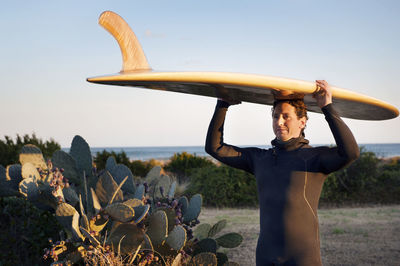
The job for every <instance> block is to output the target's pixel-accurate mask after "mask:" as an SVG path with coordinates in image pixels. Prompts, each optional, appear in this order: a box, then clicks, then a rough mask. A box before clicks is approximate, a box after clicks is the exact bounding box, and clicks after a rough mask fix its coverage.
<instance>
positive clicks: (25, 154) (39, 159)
mask: <svg viewBox="0 0 400 266" xmlns="http://www.w3.org/2000/svg"><path fill="white" fill-rule="evenodd" d="M19 162H20V163H21V165H24V164H26V163H31V164H33V165H34V167H35V168H41V169H43V170H46V169H47V164H46V162H45V161H44V158H43V154H42V151H41V150H40V149H39V148H38V147H36V146H35V145H33V144H26V145H24V146H23V147H22V149H21V152H20V154H19Z"/></svg>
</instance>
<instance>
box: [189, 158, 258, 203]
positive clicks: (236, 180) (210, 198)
mask: <svg viewBox="0 0 400 266" xmlns="http://www.w3.org/2000/svg"><path fill="white" fill-rule="evenodd" d="M190 180H191V182H190V184H189V187H188V190H187V193H188V194H194V193H201V194H202V195H203V200H204V204H205V205H208V206H215V207H240V206H257V204H258V199H257V188H256V179H255V178H254V176H253V175H251V174H249V173H247V172H245V171H242V170H238V169H235V168H232V167H229V166H226V165H222V166H216V165H211V166H207V167H204V168H198V169H195V170H193V172H192V174H191V176H190Z"/></svg>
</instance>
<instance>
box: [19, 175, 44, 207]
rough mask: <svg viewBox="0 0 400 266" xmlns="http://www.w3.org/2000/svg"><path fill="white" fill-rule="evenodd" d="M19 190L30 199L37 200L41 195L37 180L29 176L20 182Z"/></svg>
mask: <svg viewBox="0 0 400 266" xmlns="http://www.w3.org/2000/svg"><path fill="white" fill-rule="evenodd" d="M19 192H20V193H21V194H22V195H24V196H25V197H26V198H27V199H28V200H30V201H36V200H37V199H38V197H39V195H40V191H39V187H38V184H37V183H36V180H35V179H33V178H31V177H29V178H25V179H23V180H22V181H21V182H20V183H19Z"/></svg>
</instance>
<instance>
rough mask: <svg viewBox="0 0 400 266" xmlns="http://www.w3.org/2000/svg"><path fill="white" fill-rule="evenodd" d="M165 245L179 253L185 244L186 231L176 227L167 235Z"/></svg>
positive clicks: (179, 226) (178, 226)
mask: <svg viewBox="0 0 400 266" xmlns="http://www.w3.org/2000/svg"><path fill="white" fill-rule="evenodd" d="M166 243H167V244H168V245H169V246H170V247H171V248H173V249H175V250H176V251H180V250H181V249H182V248H183V247H184V246H185V244H186V230H185V229H184V228H183V227H182V226H181V225H176V226H175V227H174V229H173V230H172V231H171V232H170V233H169V234H168V237H167V240H166Z"/></svg>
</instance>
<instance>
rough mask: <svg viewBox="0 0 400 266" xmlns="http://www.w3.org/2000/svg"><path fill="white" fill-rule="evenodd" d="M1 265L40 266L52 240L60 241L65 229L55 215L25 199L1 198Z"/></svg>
mask: <svg viewBox="0 0 400 266" xmlns="http://www.w3.org/2000/svg"><path fill="white" fill-rule="evenodd" d="M0 212H1V214H2V215H1V216H0V231H1V234H0V247H1V250H2V252H1V253H0V264H3V265H35V264H36V265H37V264H41V263H43V261H42V259H41V256H40V254H43V249H44V248H46V247H48V245H49V241H48V239H49V238H52V239H53V240H57V239H58V237H59V236H58V233H59V231H61V229H62V227H61V226H60V225H59V223H58V222H57V220H56V218H55V217H54V214H51V213H50V212H47V211H42V210H39V209H37V208H36V207H35V206H34V205H32V204H31V203H30V202H29V201H27V200H25V199H24V198H15V197H10V198H2V197H0Z"/></svg>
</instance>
